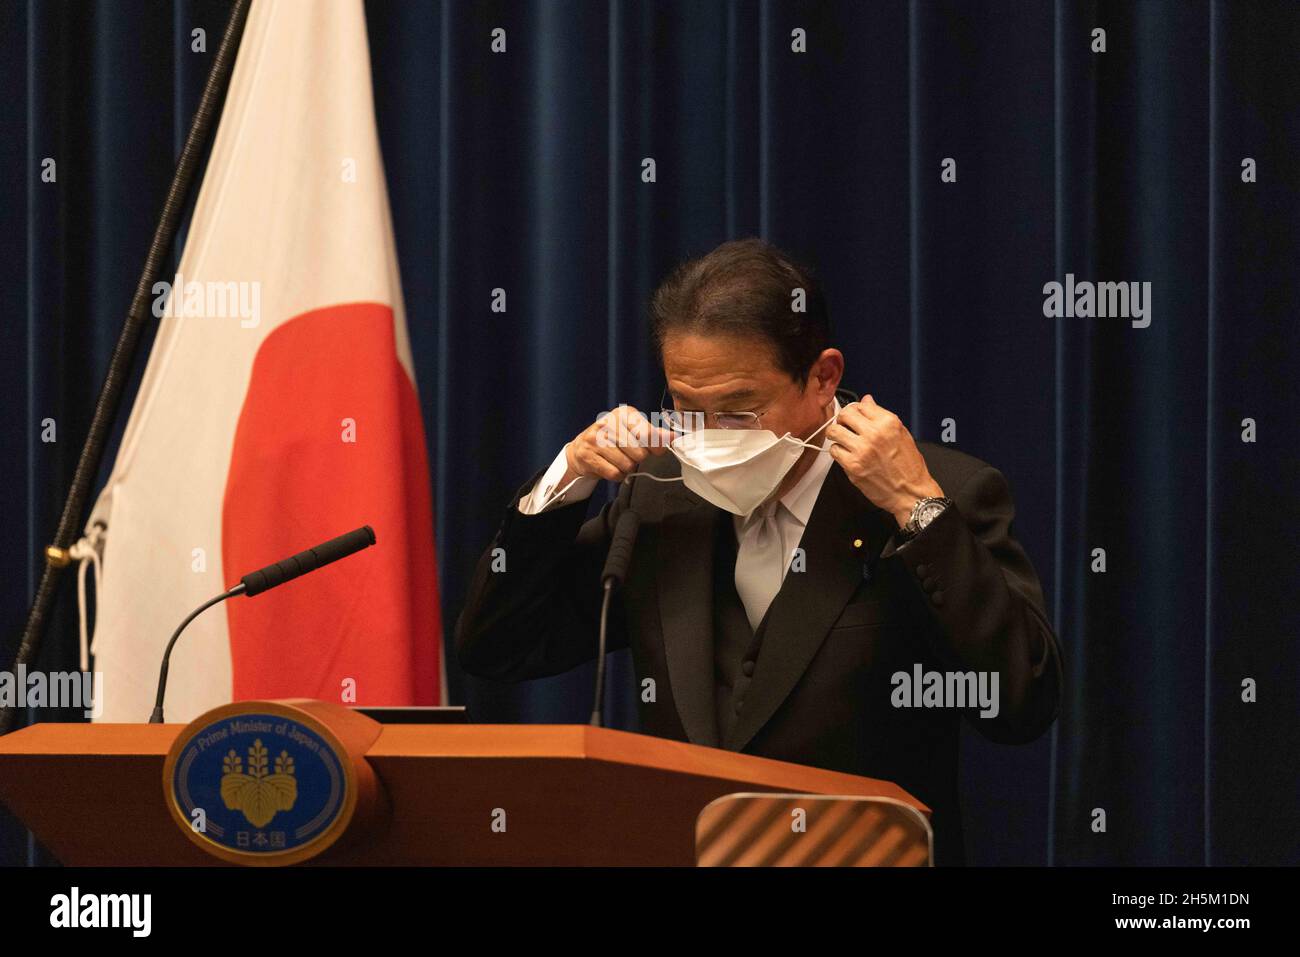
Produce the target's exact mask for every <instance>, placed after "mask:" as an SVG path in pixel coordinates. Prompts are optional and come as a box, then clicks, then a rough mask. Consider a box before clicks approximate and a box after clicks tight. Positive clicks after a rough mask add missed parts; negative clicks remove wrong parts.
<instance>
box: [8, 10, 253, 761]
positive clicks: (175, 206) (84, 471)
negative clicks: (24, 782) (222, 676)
mask: <svg viewBox="0 0 1300 957" xmlns="http://www.w3.org/2000/svg"><path fill="white" fill-rule="evenodd" d="M251 2H252V0H234V4H233V6H232V8H231V11H230V19H229V20H228V21H227V23H226V29H225V32H224V33H223V34H222V36H221V44H220V46H219V47H218V48H217V53H216V57H215V58H214V59H213V61H212V69H211V70H210V71H208V79H207V82H206V83H204V85H203V95H202V97H201V98H200V99H199V106H198V109H197V110H195V112H194V119H193V120H192V121H191V122H190V131H189V133H188V134H187V135H186V137H185V145H184V146H183V147H182V148H181V153H180V158H179V160H178V161H177V163H176V172H175V173H174V174H173V175H172V181H171V185H170V186H169V187H168V189H167V198H166V199H165V200H164V202H163V208H162V213H161V214H160V215H159V217H158V225H157V226H156V227H155V228H154V234H153V241H152V242H150V243H149V252H148V254H147V255H146V256H145V261H144V268H143V269H141V270H140V279H139V281H138V282H137V283H136V287H135V295H134V296H132V297H131V306H130V308H129V309H128V310H127V314H126V322H125V323H123V325H122V331H121V333H120V334H119V335H118V337H117V344H116V345H115V346H114V347H113V353H112V356H111V357H110V358H109V362H108V372H107V373H106V374H105V376H104V384H103V385H102V386H101V387H100V390H99V398H98V399H97V400H96V401H95V412H94V416H93V417H92V418H91V421H90V430H89V432H88V433H87V435H86V441H85V444H84V445H82V447H81V457H80V458H79V459H78V460H77V468H76V471H75V472H74V473H73V475H72V485H71V487H70V488H69V489H68V496H67V498H66V499H64V502H63V511H62V513H61V514H60V516H59V524H58V528H57V529H56V531H55V533H54V541H53V543H52V544H51V545H49V546H48V547H47V548H46V549H45V556H44V557H45V568H44V570H43V571H42V573H41V581H40V584H39V585H38V586H37V588H36V595H35V597H34V598H33V599H32V604H31V608H30V610H29V611H28V613H27V623H26V625H25V626H24V627H23V633H22V638H21V640H20V641H19V644H18V653H17V655H16V656H15V658H14V666H13V668H12V669H11V670H12V671H13V672H15V673H16V672H17V670H18V666H19V665H23V666H26V665H29V664H31V663H32V661H34V660H35V658H36V655H37V653H38V652H39V651H40V646H41V635H42V633H43V632H44V630H45V624H46V619H47V618H48V617H49V614H50V609H51V608H52V606H53V604H54V595H55V588H56V587H57V585H58V582H59V575H60V573H61V572H62V571H63V569H64V568H66V567H67V566H68V565H69V564H71V562H72V557H71V555H70V554H69V549H70V548H71V547H72V545H73V543H74V542H75V541H76V539H77V537H78V534H79V532H80V529H81V522H82V513H83V511H84V510H85V506H86V499H87V497H88V496H89V494H90V488H91V483H92V482H93V481H94V480H95V476H96V475H97V474H98V473H99V464H100V461H101V460H102V459H103V457H104V444H105V442H106V441H107V439H108V433H109V430H110V429H111V428H112V425H113V422H114V421H115V420H116V418H117V412H118V409H119V407H120V406H121V404H122V390H123V388H124V386H125V385H126V381H127V379H128V378H129V377H130V374H131V365H132V362H133V360H134V358H135V353H136V349H137V347H138V346H139V341H140V333H141V332H142V331H143V329H144V325H145V322H146V321H147V318H148V316H149V315H151V312H152V310H151V308H150V296H151V292H150V290H151V289H152V288H153V284H154V283H155V282H156V281H157V280H158V278H159V273H160V272H161V270H162V268H163V262H164V259H165V257H166V256H167V255H168V253H169V252H170V251H171V247H172V244H173V242H174V241H175V239H176V232H177V229H178V228H179V226H180V217H181V210H182V209H183V208H184V206H185V204H186V202H187V200H188V198H189V194H190V188H191V187H192V185H193V182H194V174H195V172H196V171H197V170H198V167H199V163H200V161H201V157H202V155H203V154H204V153H205V152H206V150H207V146H208V140H209V138H210V134H211V132H212V128H213V126H214V121H215V120H216V117H217V114H218V110H219V109H220V106H221V103H222V102H223V100H224V99H225V95H226V89H227V87H228V86H229V83H230V71H231V68H232V67H233V66H234V62H235V55H236V53H237V52H238V51H239V41H240V38H241V37H242V36H243V34H244V24H245V23H246V22H247V20H248V8H249V5H250V4H251ZM16 711H17V707H16V706H15V705H10V706H8V707H5V706H0V735H3V734H7V733H8V732H9V730H10V728H11V727H12V725H13V720H14V714H15V713H16Z"/></svg>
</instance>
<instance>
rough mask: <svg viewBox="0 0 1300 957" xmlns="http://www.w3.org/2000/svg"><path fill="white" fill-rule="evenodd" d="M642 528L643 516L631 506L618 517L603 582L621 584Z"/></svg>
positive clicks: (606, 558) (606, 560)
mask: <svg viewBox="0 0 1300 957" xmlns="http://www.w3.org/2000/svg"><path fill="white" fill-rule="evenodd" d="M640 528H641V518H640V516H639V515H637V513H636V512H634V511H632V510H631V509H630V508H629V509H628V510H627V511H625V512H624V513H623V514H622V515H620V516H619V517H618V524H617V525H615V526H614V538H613V541H612V542H611V543H610V546H609V554H608V555H607V556H606V557H605V568H604V570H603V571H602V572H601V573H600V581H601V584H610V583H612V584H613V585H621V584H623V579H624V578H625V577H626V576H627V565H628V562H630V561H631V560H632V546H633V545H635V544H636V533H637V531H638V530H639V529H640Z"/></svg>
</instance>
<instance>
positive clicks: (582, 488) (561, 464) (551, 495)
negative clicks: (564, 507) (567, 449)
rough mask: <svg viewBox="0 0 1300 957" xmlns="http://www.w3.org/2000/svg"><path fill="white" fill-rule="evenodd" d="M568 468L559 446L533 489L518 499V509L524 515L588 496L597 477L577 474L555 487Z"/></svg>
mask: <svg viewBox="0 0 1300 957" xmlns="http://www.w3.org/2000/svg"><path fill="white" fill-rule="evenodd" d="M568 468H569V463H568V461H567V460H566V459H565V457H564V449H563V448H561V449H560V454H559V455H557V456H556V457H555V461H554V462H552V463H551V467H550V468H548V469H547V470H546V473H545V474H544V475H543V476H542V477H541V478H540V479H538V480H537V484H536V485H534V486H533V490H532V491H531V492H529V493H528V495H527V496H525V497H524V498H521V499H520V500H519V511H520V512H521V513H522V514H524V515H536V514H537V513H538V512H545V511H547V510H548V509H550V508H553V507H554V506H556V505H559V504H560V503H561V502H567V503H569V504H572V503H574V502H581V501H582V500H583V499H587V498H590V497H591V493H592V492H594V491H595V490H596V486H597V485H599V484H600V480H599V479H594V478H587V477H584V476H579V477H578V478H576V479H574V480H573V481H572V482H570V483H569V484H568V485H566V486H564V488H562V489H556V487H555V486H556V485H558V484H559V482H560V479H562V478H564V473H565V472H566V471H567V470H568Z"/></svg>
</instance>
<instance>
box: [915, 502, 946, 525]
mask: <svg viewBox="0 0 1300 957" xmlns="http://www.w3.org/2000/svg"><path fill="white" fill-rule="evenodd" d="M944 505H945V503H944V502H938V501H936V502H926V503H924V504H923V505H922V506H921V507H920V508H918V509H917V510H916V524H917V525H919V526H920V527H921V528H925V526H927V525H929V524H930V522H931V521H933V520H934V517H935V516H936V515H938V514H939V513H940V512H942V511H943V508H944Z"/></svg>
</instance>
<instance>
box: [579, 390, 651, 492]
mask: <svg viewBox="0 0 1300 957" xmlns="http://www.w3.org/2000/svg"><path fill="white" fill-rule="evenodd" d="M673 438H674V435H673V433H672V432H670V431H669V430H668V429H663V428H659V427H658V426H655V425H651V424H650V422H649V420H648V419H646V417H645V416H644V415H642V414H641V413H640V412H639V411H637V410H636V409H634V408H632V406H630V405H620V406H619V407H618V408H617V409H615V410H614V411H613V412H607V413H605V414H604V415H602V416H601V417H600V418H598V419H597V420H596V421H595V422H593V423H592V424H591V425H589V426H587V428H585V429H583V430H582V431H581V432H580V433H578V435H577V437H576V438H574V440H573V441H572V442H570V443H569V444H568V445H566V446H565V447H564V460H565V462H566V463H567V464H568V469H567V470H566V471H565V473H564V478H563V479H562V480H561V482H560V487H561V488H563V487H564V486H565V485H567V484H569V483H570V482H572V481H573V480H574V479H576V478H602V479H609V480H610V481H611V482H621V481H623V479H624V478H626V477H627V475H628V473H629V472H631V471H632V470H633V469H635V468H636V467H637V466H638V465H639V464H641V463H642V462H644V461H645V460H646V456H649V455H663V454H664V453H665V452H667V451H668V445H669V444H670V443H671V442H672V440H673Z"/></svg>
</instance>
